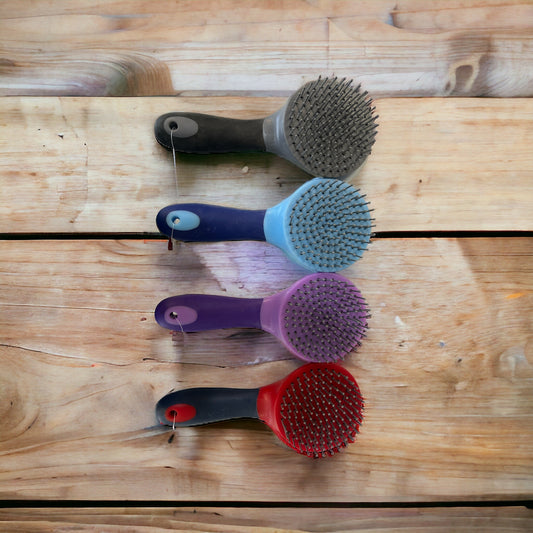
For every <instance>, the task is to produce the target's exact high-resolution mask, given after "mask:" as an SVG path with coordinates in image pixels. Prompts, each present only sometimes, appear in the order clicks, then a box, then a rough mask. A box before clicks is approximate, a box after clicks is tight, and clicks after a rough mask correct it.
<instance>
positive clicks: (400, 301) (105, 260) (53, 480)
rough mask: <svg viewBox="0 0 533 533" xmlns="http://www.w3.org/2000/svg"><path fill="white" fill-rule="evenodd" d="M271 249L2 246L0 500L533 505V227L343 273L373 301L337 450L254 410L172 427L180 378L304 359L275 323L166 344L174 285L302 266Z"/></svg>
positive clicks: (405, 253) (273, 368)
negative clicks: (357, 423) (167, 302)
mask: <svg viewBox="0 0 533 533" xmlns="http://www.w3.org/2000/svg"><path fill="white" fill-rule="evenodd" d="M262 246H263V247H264V245H261V244H260V243H239V244H237V245H218V244H217V245H190V246H187V247H185V248H184V249H182V250H180V252H179V253H172V252H168V251H167V250H166V245H165V243H164V242H160V241H142V240H141V241H136V240H131V241H115V240H105V241H4V242H3V243H2V254H1V258H0V331H1V332H2V340H1V346H0V357H1V361H2V364H1V366H0V380H1V385H0V394H1V398H0V406H1V408H2V412H1V414H0V436H1V442H0V464H1V468H0V498H3V499H26V498H29V499H75V500H77V499H86V500H99V499H110V500H135V499H141V500H145V499H147V498H148V499H150V500H166V501H171V500H174V501H231V500H233V501H250V502H253V501H267V502H268V501H274V502H275V501H295V502H298V501H302V502H306V501H307V502H316V501H319V502H332V503H333V502H387V501H397V502H401V501H420V502H424V501H439V500H494V499H502V500H513V499H527V498H528V497H530V496H531V493H532V488H533V438H532V437H533V387H532V382H533V336H532V331H533V293H532V291H531V287H532V285H533V277H532V276H533V271H532V269H531V265H532V260H531V259H532V257H531V256H532V253H533V239H531V238H513V239H505V238H501V239H496V238H493V239H459V240H455V239H380V240H378V241H376V242H375V243H374V244H373V245H372V248H371V249H370V250H368V252H367V254H366V255H365V257H364V258H363V259H362V260H361V261H360V262H359V263H358V264H357V265H356V266H354V267H351V268H350V269H348V270H346V271H344V273H345V275H347V276H348V277H350V278H351V279H352V280H353V281H354V282H355V283H356V284H357V285H358V286H359V288H360V289H361V291H362V292H363V294H364V295H365V297H366V298H367V300H368V302H369V305H370V307H371V309H372V319H371V323H370V326H371V328H370V330H369V334H368V338H367V339H365V342H364V344H363V346H361V348H360V349H359V350H358V351H357V352H356V353H354V354H351V355H350V356H349V357H348V358H347V360H346V363H345V364H346V366H347V368H348V369H349V370H350V371H351V372H352V373H353V374H354V375H355V376H356V379H357V380H358V382H359V384H360V386H361V389H362V391H363V394H364V395H365V397H366V418H365V422H364V425H363V428H362V432H361V435H360V437H359V440H358V442H357V443H355V444H353V445H351V446H350V447H348V449H347V450H346V451H345V452H343V453H342V454H339V455H337V456H335V457H333V458H330V459H328V460H321V461H313V460H309V459H307V458H305V457H302V456H299V455H297V454H295V453H294V452H292V451H289V450H287V449H285V448H284V447H283V446H282V445H281V444H280V443H279V442H278V441H277V440H276V438H275V437H274V436H273V434H272V433H271V432H270V430H268V428H266V427H264V426H263V425H261V424H260V423H258V422H257V423H255V422H244V421H243V422H233V423H225V424H219V425H216V426H206V427H201V428H186V429H181V430H179V431H177V432H176V433H175V435H173V434H172V432H171V431H170V432H168V431H162V430H161V428H159V427H155V428H154V427H153V426H154V424H155V422H156V421H155V416H154V405H155V402H156V401H157V400H158V399H159V397H160V396H162V395H164V394H166V393H167V392H168V391H169V390H170V389H172V388H184V387H189V386H220V384H221V383H223V384H224V385H226V386H237V387H256V386H260V385H262V384H266V383H269V382H271V381H274V380H276V379H279V378H281V377H282V376H284V375H286V374H287V373H288V372H290V371H291V370H292V369H293V368H295V366H296V365H297V364H298V362H297V361H296V360H294V359H293V358H292V357H290V356H289V355H288V354H287V353H286V352H285V351H284V349H283V348H282V347H281V345H280V344H279V343H278V341H277V340H276V339H275V338H273V337H271V336H270V335H268V334H266V333H261V332H256V331H252V330H228V331H223V332H217V333H209V334H204V333H201V334H188V335H187V336H186V337H185V339H183V338H181V336H178V337H177V338H176V339H175V340H173V339H172V336H171V335H170V334H169V333H168V332H167V331H166V330H164V329H162V328H160V327H159V326H158V325H157V324H156V323H155V321H154V319H153V309H154V308H155V305H156V304H157V302H158V301H159V300H160V299H162V298H164V297H166V296H168V295H170V294H179V293H181V292H198V290H201V291H205V292H208V291H209V292H213V293H216V294H227V295H236V296H248V297H252V296H266V295H268V294H271V293H272V292H275V291H277V290H281V289H283V288H285V287H286V286H288V285H289V284H290V283H292V282H293V281H295V280H296V279H298V278H299V277H300V275H301V273H300V272H297V271H296V270H295V269H291V268H288V267H287V265H286V263H285V261H284V258H283V257H281V255H280V254H278V253H276V251H275V250H273V249H269V250H265V249H264V248H262Z"/></svg>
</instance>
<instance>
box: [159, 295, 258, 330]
mask: <svg viewBox="0 0 533 533" xmlns="http://www.w3.org/2000/svg"><path fill="white" fill-rule="evenodd" d="M262 303H263V299H262V298H233V297H231V296H214V295H210V294H181V295H179V296H171V297H170V298H166V299H165V300H163V301H161V302H160V303H159V304H158V306H157V307H156V309H155V319H156V320H157V323H158V324H159V325H160V326H163V327H164V328H167V329H171V330H174V331H185V332H191V331H205V330H209V329H224V328H256V329H261V318H260V317H261V305H262Z"/></svg>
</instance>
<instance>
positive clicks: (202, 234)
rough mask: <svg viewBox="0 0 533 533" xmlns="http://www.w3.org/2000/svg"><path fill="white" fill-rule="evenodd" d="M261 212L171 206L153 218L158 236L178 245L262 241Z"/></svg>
mask: <svg viewBox="0 0 533 533" xmlns="http://www.w3.org/2000/svg"><path fill="white" fill-rule="evenodd" d="M265 212H266V211H265V210H256V211H254V210H249V209H235V208H232V207H222V206H218V205H209V204H174V205H169V206H167V207H165V208H163V209H161V211H159V213H158V214H157V217H156V224H157V227H158V229H159V231H161V232H162V233H164V234H165V235H167V236H168V237H172V238H174V239H178V240H181V241H195V242H220V241H243V240H247V241H264V240H265V231H264V228H263V221H264V219H265Z"/></svg>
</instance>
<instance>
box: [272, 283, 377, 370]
mask: <svg viewBox="0 0 533 533" xmlns="http://www.w3.org/2000/svg"><path fill="white" fill-rule="evenodd" d="M305 280H306V281H304V282H302V283H301V284H297V285H295V288H294V290H293V291H292V293H291V294H290V296H289V298H288V299H287V302H286V304H285V306H284V309H283V310H282V313H283V320H284V334H285V338H286V340H287V342H288V344H290V346H292V348H293V349H294V350H295V351H296V352H297V353H298V354H299V356H300V357H301V358H302V359H304V360H307V361H313V362H318V363H321V362H326V363H327V362H334V361H338V360H339V359H342V358H344V357H345V356H346V355H347V354H348V353H350V352H351V351H352V350H354V349H355V348H356V347H357V346H359V345H360V344H361V339H362V338H363V337H364V334H365V332H366V329H367V318H368V310H367V306H366V302H365V300H364V298H363V296H362V295H361V293H360V292H359V290H358V289H357V287H355V285H353V284H352V283H350V282H349V281H348V280H346V279H345V278H342V276H339V275H338V274H327V273H325V274H316V275H313V276H312V277H311V276H308V277H307V278H305Z"/></svg>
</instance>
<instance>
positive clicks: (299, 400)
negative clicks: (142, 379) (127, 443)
mask: <svg viewBox="0 0 533 533" xmlns="http://www.w3.org/2000/svg"><path fill="white" fill-rule="evenodd" d="M363 405H364V403H363V397H362V396H361V392H360V390H359V387H358V385H357V382H356V381H355V379H354V378H353V376H352V375H351V374H350V373H349V372H348V371H347V370H346V369H344V368H343V367H342V366H340V365H338V364H335V363H326V364H319V363H310V364H307V365H304V366H302V367H300V368H298V369H296V370H294V371H293V372H291V373H290V374H289V375H288V376H287V377H285V378H284V379H281V380H279V381H277V382H275V383H272V384H270V385H266V386H264V387H261V388H259V389H229V388H193V389H185V390H181V391H176V392H171V393H170V394H167V395H166V396H164V397H163V398H161V399H160V400H159V402H158V403H157V407H156V415H157V418H158V420H159V422H160V423H161V424H163V425H167V426H172V427H186V426H198V425H202V424H209V423H212V422H220V421H223V420H232V419H235V418H256V419H259V420H261V421H262V422H264V423H265V424H266V425H267V426H269V427H270V428H271V429H272V431H273V432H274V433H275V434H276V435H277V437H278V438H279V439H280V440H281V441H282V442H284V443H285V444H286V445H287V446H289V447H290V448H292V449H293V450H295V451H297V452H298V453H301V454H303V455H307V456H309V457H327V456H331V455H333V454H334V453H336V452H339V451H340V450H342V449H343V448H344V447H345V446H346V445H347V444H348V443H350V442H354V441H355V438H356V435H357V433H358V432H359V426H360V424H361V422H362V419H363V413H362V411H363Z"/></svg>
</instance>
